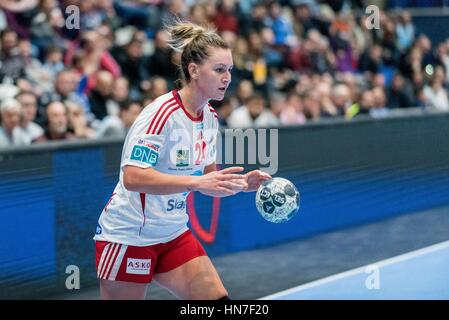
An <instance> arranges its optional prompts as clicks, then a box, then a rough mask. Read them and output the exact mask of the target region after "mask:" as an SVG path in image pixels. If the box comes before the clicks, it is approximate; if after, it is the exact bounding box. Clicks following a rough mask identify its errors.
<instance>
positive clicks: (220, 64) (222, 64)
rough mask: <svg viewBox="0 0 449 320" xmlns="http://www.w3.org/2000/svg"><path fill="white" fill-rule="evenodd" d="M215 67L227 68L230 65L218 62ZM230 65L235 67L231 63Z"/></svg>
mask: <svg viewBox="0 0 449 320" xmlns="http://www.w3.org/2000/svg"><path fill="white" fill-rule="evenodd" d="M215 67H224V68H227V67H228V66H227V65H226V64H224V63H216V64H215ZM229 67H230V68H232V67H234V65H232V64H231V65H230V66H229Z"/></svg>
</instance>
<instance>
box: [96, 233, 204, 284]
mask: <svg viewBox="0 0 449 320" xmlns="http://www.w3.org/2000/svg"><path fill="white" fill-rule="evenodd" d="M96 249H97V253H96V267H97V277H98V278H100V279H107V280H116V281H128V282H137V283H150V282H151V280H152V279H153V275H154V274H155V273H162V272H167V271H170V270H173V269H175V268H177V267H179V266H181V265H183V264H184V263H186V262H188V261H190V260H192V259H193V258H196V257H199V256H205V255H206V251H205V250H204V248H203V246H202V245H201V243H200V242H199V241H198V240H197V239H196V238H195V236H194V235H193V234H192V232H191V231H190V230H187V231H186V232H184V233H183V234H182V235H180V236H179V237H177V238H176V239H174V240H172V241H169V242H167V243H159V244H155V245H152V246H146V247H135V246H127V245H124V244H119V243H113V242H107V241H96Z"/></svg>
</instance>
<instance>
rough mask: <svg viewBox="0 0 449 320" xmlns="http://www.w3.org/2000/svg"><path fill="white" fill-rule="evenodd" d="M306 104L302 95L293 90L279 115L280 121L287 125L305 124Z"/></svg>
mask: <svg viewBox="0 0 449 320" xmlns="http://www.w3.org/2000/svg"><path fill="white" fill-rule="evenodd" d="M303 111H304V106H303V102H302V99H301V96H300V95H299V94H298V93H297V92H295V91H292V92H290V93H289V94H288V96H287V101H286V103H285V106H284V108H283V109H282V110H281V113H280V115H279V119H280V122H281V123H282V124H286V125H292V124H304V123H306V116H305V115H304V112H303Z"/></svg>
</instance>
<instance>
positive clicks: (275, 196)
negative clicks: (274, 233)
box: [256, 178, 300, 223]
mask: <svg viewBox="0 0 449 320" xmlns="http://www.w3.org/2000/svg"><path fill="white" fill-rule="evenodd" d="M299 200H300V195H299V191H298V189H297V188H296V187H295V185H294V184H293V183H291V182H290V181H289V180H287V179H284V178H273V179H271V180H268V181H264V182H263V183H262V184H261V185H260V187H259V189H258V190H257V193H256V207H257V210H258V211H259V212H260V214H261V215H262V217H263V218H264V219H265V220H267V221H270V222H273V223H281V222H286V221H289V220H290V219H291V218H293V217H294V216H295V215H296V213H297V212H298V210H299Z"/></svg>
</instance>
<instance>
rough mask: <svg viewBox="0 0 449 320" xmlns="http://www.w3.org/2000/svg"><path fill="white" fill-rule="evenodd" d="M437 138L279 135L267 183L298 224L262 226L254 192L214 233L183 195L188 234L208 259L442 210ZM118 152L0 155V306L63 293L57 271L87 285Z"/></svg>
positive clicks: (441, 155)
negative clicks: (286, 183) (292, 189)
mask: <svg viewBox="0 0 449 320" xmlns="http://www.w3.org/2000/svg"><path fill="white" fill-rule="evenodd" d="M448 136H449V116H447V115H428V116H423V117H411V118H404V119H400V118H399V119H386V120H383V121H380V120H377V121H356V122H352V123H345V122H342V123H334V124H322V125H308V126H303V127H293V128H284V129H280V130H279V144H278V148H279V171H278V173H277V174H276V175H275V176H281V177H284V178H287V179H290V180H291V181H293V182H294V183H295V184H296V185H297V187H298V188H299V190H300V192H301V208H300V212H299V214H298V215H297V216H296V217H295V218H294V219H292V220H291V221H289V222H288V223H284V224H279V225H278V224H271V223H269V222H266V221H265V220H263V219H262V218H261V217H260V215H259V214H258V212H257V211H256V208H255V205H254V193H243V194H239V195H236V196H234V197H228V198H222V199H221V200H220V207H219V211H218V212H217V213H218V224H217V226H216V230H215V233H214V230H213V226H212V230H211V222H212V211H213V210H212V199H211V198H208V197H205V196H202V195H200V194H195V203H194V207H195V216H197V218H198V220H199V223H200V225H201V227H202V229H204V230H203V233H207V234H208V235H209V238H208V239H205V238H204V237H203V236H202V233H201V232H199V230H198V229H195V228H194V232H195V233H196V234H197V235H198V237H200V238H201V239H202V240H203V242H204V246H205V248H206V250H207V251H208V253H209V254H210V255H211V256H217V255H223V254H227V253H231V252H236V251H241V250H247V249H253V248H258V247H263V246H267V245H273V244H277V243H280V242H284V241H289V240H294V239H298V238H301V237H306V236H312V235H315V234H317V233H321V232H326V231H329V230H335V229H339V228H346V227H350V226H354V225H357V224H362V223H367V222H371V221H376V220H379V219H383V218H387V217H391V216H395V215H399V214H407V213H409V212H413V211H417V210H422V209H427V208H432V207H438V206H442V205H447V204H449V188H448V186H449V157H448V155H449V140H448V139H447V137H448ZM121 147H122V142H121V141H116V142H102V143H98V142H95V143H94V142H90V143H84V144H83V143H75V144H71V145H69V146H67V145H65V146H62V145H57V144H56V145H52V146H51V147H40V146H34V147H32V148H30V149H27V150H18V151H14V152H13V151H9V152H6V151H3V152H2V151H0V203H1V206H0V219H1V221H2V223H1V224H0V237H1V240H2V241H0V297H2V298H5V297H7V298H11V297H38V296H39V297H42V296H43V295H45V294H53V293H56V292H64V291H65V290H66V289H65V285H64V283H65V280H66V277H67V276H68V275H67V274H66V273H65V270H66V267H67V266H69V265H76V266H78V267H79V268H80V273H81V274H80V275H81V287H86V286H90V285H94V284H96V283H97V281H96V279H95V266H94V242H93V240H92V237H93V235H94V232H95V228H96V222H97V219H98V216H99V214H100V212H101V210H102V208H103V206H104V205H105V204H106V202H107V201H108V199H109V197H110V194H111V193H112V190H113V189H114V186H115V184H116V182H117V176H118V169H119V162H120V154H121ZM246 159H247V158H246ZM255 167H257V165H248V166H247V168H248V170H249V169H253V168H255ZM190 201H191V200H190ZM205 240H207V241H205Z"/></svg>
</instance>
